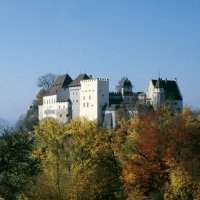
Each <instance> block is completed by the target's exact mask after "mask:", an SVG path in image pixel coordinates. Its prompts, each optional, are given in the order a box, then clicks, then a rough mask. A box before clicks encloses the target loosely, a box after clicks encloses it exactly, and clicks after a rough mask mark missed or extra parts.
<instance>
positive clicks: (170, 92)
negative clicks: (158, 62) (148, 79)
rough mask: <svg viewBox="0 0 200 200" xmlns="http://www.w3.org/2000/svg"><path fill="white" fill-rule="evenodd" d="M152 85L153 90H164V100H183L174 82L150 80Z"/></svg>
mask: <svg viewBox="0 0 200 200" xmlns="http://www.w3.org/2000/svg"><path fill="white" fill-rule="evenodd" d="M152 83H153V86H154V87H155V88H163V89H164V91H165V97H166V99H171V100H183V98H182V95H181V92H180V90H179V87H178V84H177V82H176V81H175V80H163V79H161V78H159V79H158V80H152Z"/></svg>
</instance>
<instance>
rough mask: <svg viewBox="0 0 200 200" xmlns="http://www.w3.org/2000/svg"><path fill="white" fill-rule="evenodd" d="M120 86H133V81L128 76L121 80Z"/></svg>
mask: <svg viewBox="0 0 200 200" xmlns="http://www.w3.org/2000/svg"><path fill="white" fill-rule="evenodd" d="M119 86H121V87H123V88H124V87H133V85H132V83H131V81H130V80H129V79H128V78H126V77H125V78H122V79H121V80H120V81H119Z"/></svg>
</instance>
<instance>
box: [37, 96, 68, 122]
mask: <svg viewBox="0 0 200 200" xmlns="http://www.w3.org/2000/svg"><path fill="white" fill-rule="evenodd" d="M57 98H58V96H57V95H51V96H44V97H43V105H41V106H39V120H42V119H44V118H54V119H57V120H58V121H60V122H64V123H65V122H67V121H68V120H69V119H70V115H71V114H70V110H71V108H70V106H71V105H70V102H69V101H65V102H58V101H57Z"/></svg>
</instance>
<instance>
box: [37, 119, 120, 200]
mask: <svg viewBox="0 0 200 200" xmlns="http://www.w3.org/2000/svg"><path fill="white" fill-rule="evenodd" d="M35 134H36V138H37V141H38V142H37V149H36V152H35V155H36V157H38V158H40V160H41V164H42V167H41V173H40V175H39V177H38V181H37V184H36V187H35V192H34V194H35V195H36V196H35V198H37V199H41V200H44V199H57V200H65V199H72V200H78V199H83V200H84V199H85V200H90V199H91V200H95V199H99V200H101V199H102V200H103V199H108V200H109V199H113V200H114V199H119V198H120V196H121V192H122V187H121V181H120V174H121V171H120V167H119V165H118V162H117V160H116V158H115V156H114V153H113V151H112V148H111V143H110V138H109V135H107V134H105V133H104V131H103V130H102V129H101V128H99V127H98V126H97V125H96V124H95V123H93V122H88V121H87V120H75V121H72V122H71V123H69V124H67V125H64V124H59V123H58V122H56V121H55V120H53V119H47V120H44V121H42V122H41V123H40V124H39V126H38V127H37V128H36V132H35Z"/></svg>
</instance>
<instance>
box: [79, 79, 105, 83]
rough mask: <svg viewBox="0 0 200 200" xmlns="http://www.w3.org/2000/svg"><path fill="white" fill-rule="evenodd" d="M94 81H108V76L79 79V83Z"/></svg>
mask: <svg viewBox="0 0 200 200" xmlns="http://www.w3.org/2000/svg"><path fill="white" fill-rule="evenodd" d="M96 81H101V82H109V79H108V78H93V79H87V80H81V81H80V82H81V83H92V82H96Z"/></svg>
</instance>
